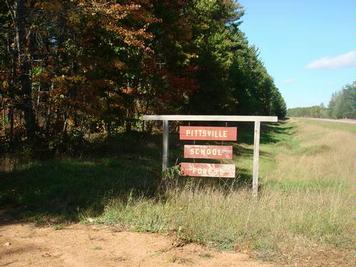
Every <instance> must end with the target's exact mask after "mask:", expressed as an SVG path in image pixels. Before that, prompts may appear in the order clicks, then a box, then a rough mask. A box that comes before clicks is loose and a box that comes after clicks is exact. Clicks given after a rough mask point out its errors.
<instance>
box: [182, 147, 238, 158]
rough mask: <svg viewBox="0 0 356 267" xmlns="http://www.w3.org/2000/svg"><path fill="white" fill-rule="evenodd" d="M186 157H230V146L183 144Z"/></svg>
mask: <svg viewBox="0 0 356 267" xmlns="http://www.w3.org/2000/svg"><path fill="white" fill-rule="evenodd" d="M184 158H186V159H232V146H203V145H199V146H198V145H185V146H184Z"/></svg>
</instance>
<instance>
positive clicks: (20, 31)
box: [16, 0, 36, 140]
mask: <svg viewBox="0 0 356 267" xmlns="http://www.w3.org/2000/svg"><path fill="white" fill-rule="evenodd" d="M26 39H27V38H26V7H25V3H24V0H17V1H16V41H17V50H18V64H19V82H20V85H21V93H22V97H23V99H22V101H23V102H22V110H23V112H24V119H25V128H26V134H27V137H28V138H29V139H30V140H31V139H33V138H34V136H35V130H36V118H35V113H34V111H33V104H32V81H31V62H30V56H29V55H28V52H29V49H28V48H29V45H28V43H27V42H26ZM26 48H27V49H26ZM26 50H27V51H26Z"/></svg>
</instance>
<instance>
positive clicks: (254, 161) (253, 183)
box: [252, 121, 261, 197]
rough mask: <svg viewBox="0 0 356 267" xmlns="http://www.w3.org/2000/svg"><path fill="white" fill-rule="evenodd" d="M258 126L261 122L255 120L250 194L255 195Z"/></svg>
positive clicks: (258, 146) (256, 192) (258, 141)
mask: <svg viewBox="0 0 356 267" xmlns="http://www.w3.org/2000/svg"><path fill="white" fill-rule="evenodd" d="M260 128H261V122H259V121H255V131H254V132H255V133H254V141H253V176H252V194H253V196H254V197H257V194H258V169H259V157H260Z"/></svg>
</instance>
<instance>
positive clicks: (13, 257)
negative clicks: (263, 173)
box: [0, 224, 272, 267]
mask: <svg viewBox="0 0 356 267" xmlns="http://www.w3.org/2000/svg"><path fill="white" fill-rule="evenodd" d="M0 266H46V267H48V266H51V267H57V266H78V267H80V266H85V267H90V266H95V267H96V266H124V267H125V266H130V267H132V266H162V267H163V266H214V267H216V266H244V267H262V266H265V267H267V266H272V265H270V264H266V263H261V262H257V261H253V260H252V259H250V258H249V256H248V255H245V254H240V253H228V252H218V251H216V250H212V249H208V248H205V247H202V246H199V245H195V244H188V245H181V244H179V243H177V241H175V240H174V238H173V237H170V236H163V235H158V234H149V233H131V232H121V231H118V230H115V229H114V228H108V227H104V226H92V225H78V224H76V225H70V226H67V227H64V228H63V229H60V230H55V229H54V228H53V227H45V228H39V227H35V226H33V225H30V224H24V225H21V224H10V225H3V226H0Z"/></svg>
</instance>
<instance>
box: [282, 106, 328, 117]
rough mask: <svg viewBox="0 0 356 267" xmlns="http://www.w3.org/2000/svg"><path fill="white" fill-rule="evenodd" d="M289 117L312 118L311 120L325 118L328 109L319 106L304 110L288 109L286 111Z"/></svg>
mask: <svg viewBox="0 0 356 267" xmlns="http://www.w3.org/2000/svg"><path fill="white" fill-rule="evenodd" d="M288 116H290V117H312V118H327V117H328V109H327V108H326V107H325V106H324V105H323V104H321V105H320V106H312V107H305V108H290V109H288Z"/></svg>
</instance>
